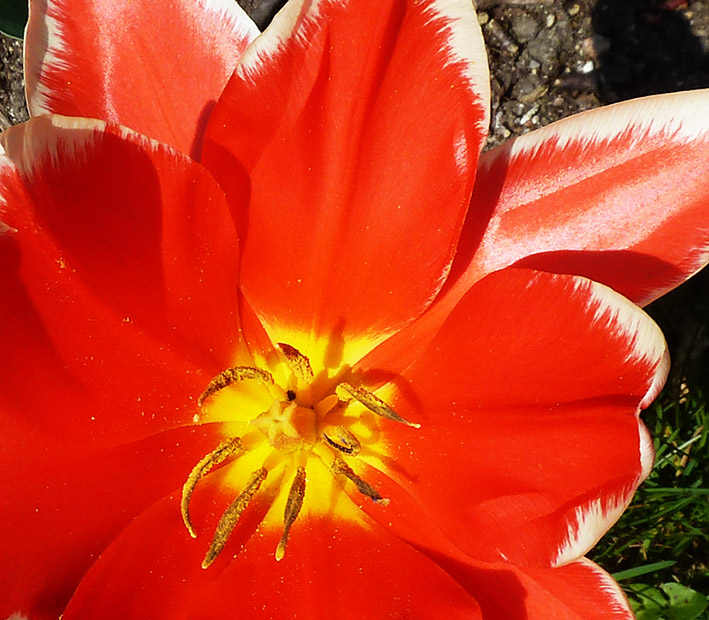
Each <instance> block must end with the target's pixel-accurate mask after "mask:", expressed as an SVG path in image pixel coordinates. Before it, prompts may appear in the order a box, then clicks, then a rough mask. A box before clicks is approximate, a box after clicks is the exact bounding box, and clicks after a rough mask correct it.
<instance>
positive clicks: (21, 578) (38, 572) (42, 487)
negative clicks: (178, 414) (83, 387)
mask: <svg viewBox="0 0 709 620" xmlns="http://www.w3.org/2000/svg"><path fill="white" fill-rule="evenodd" d="M3 429H4V433H5V430H6V429H7V425H6V424H5V422H3ZM219 435H220V428H219V425H205V426H202V427H199V428H197V427H194V426H192V427H184V428H181V429H176V430H173V431H169V432H165V433H162V434H160V435H155V436H152V437H150V438H148V439H145V440H143V441H140V442H136V443H131V444H127V445H122V446H117V447H115V448H111V449H108V450H95V449H93V448H92V449H90V450H86V449H85V448H83V449H82V448H79V447H77V446H70V447H69V446H61V445H58V444H51V445H50V444H49V443H48V442H47V440H45V439H44V438H41V437H34V438H33V439H32V440H31V441H28V437H29V436H28V435H27V434H23V435H22V436H23V438H24V454H23V456H21V457H18V458H15V457H12V458H5V456H6V455H5V453H4V452H3V456H2V458H1V459H0V466H1V467H2V471H3V476H2V478H1V479H0V507H1V510H0V535H1V536H2V539H3V549H4V553H5V560H4V561H3V562H2V564H1V565H0V578H1V579H2V583H3V596H2V599H1V600H0V617H1V618H7V617H12V614H13V613H15V612H19V613H21V614H23V616H24V617H27V618H32V619H33V620H50V619H52V620H56V618H58V617H60V616H61V613H62V611H63V610H64V607H65V605H66V604H67V602H68V601H69V599H70V598H71V596H72V594H73V592H74V590H75V588H76V586H77V584H78V583H79V581H80V580H81V578H82V577H83V575H84V574H85V573H86V571H87V570H88V569H89V567H90V566H91V564H92V563H93V562H94V561H95V560H96V558H97V557H98V556H99V555H100V554H101V553H102V552H103V551H104V549H105V548H106V547H108V545H109V544H110V542H111V541H112V540H113V538H115V536H117V535H118V533H119V532H120V531H121V530H122V529H123V528H124V527H126V526H127V525H128V524H129V523H130V522H131V521H132V520H133V518H134V516H135V515H136V514H138V513H140V512H141V511H142V510H144V509H145V508H146V507H148V506H150V505H151V504H153V503H154V502H155V501H157V500H158V499H159V498H161V497H163V496H165V495H166V494H167V493H170V492H171V491H172V489H174V488H175V487H177V486H179V485H180V484H181V483H182V482H183V481H184V477H185V476H186V475H187V473H188V472H189V470H190V467H191V466H192V465H193V464H194V459H195V458H198V457H199V455H200V454H202V453H204V451H206V450H208V449H209V446H210V445H212V444H213V442H214V441H215V440H216V438H218V437H219ZM12 441H13V440H12V437H11V438H10V439H9V440H8V438H7V436H6V435H5V434H4V439H3V442H4V444H5V443H9V442H12ZM134 560H136V558H134ZM137 561H138V562H139V561H140V560H139V559H138V560H137ZM127 598H130V597H127ZM88 617H91V616H88ZM96 617H103V618H108V617H109V616H107V615H106V613H105V610H104V613H103V614H98V616H96ZM126 617H128V616H126ZM156 617H157V616H156Z"/></svg>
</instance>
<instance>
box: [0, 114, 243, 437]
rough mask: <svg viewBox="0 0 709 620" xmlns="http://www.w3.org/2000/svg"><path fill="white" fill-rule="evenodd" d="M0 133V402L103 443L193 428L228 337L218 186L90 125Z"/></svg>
mask: <svg viewBox="0 0 709 620" xmlns="http://www.w3.org/2000/svg"><path fill="white" fill-rule="evenodd" d="M3 142H4V146H5V149H6V152H7V159H5V160H4V162H3V167H2V168H1V169H0V192H1V193H2V196H3V199H4V201H5V207H4V210H3V219H4V221H5V222H6V223H7V224H8V225H9V226H10V227H12V229H11V230H10V232H7V233H6V234H5V235H3V237H2V238H0V242H1V245H0V271H1V272H2V274H1V275H0V282H1V283H2V284H1V285H0V286H1V287H2V291H1V292H0V307H2V316H3V321H2V322H0V342H2V355H0V368H1V370H0V385H1V386H2V387H0V403H1V404H2V406H3V407H5V408H6V410H7V411H13V412H15V415H21V416H22V417H23V418H25V419H26V420H28V421H31V423H32V424H38V425H40V426H41V427H42V429H43V430H44V432H56V433H59V434H60V435H62V436H66V437H71V438H73V439H74V440H75V441H81V438H84V439H87V438H91V439H92V440H94V441H98V440H99V437H101V438H102V440H103V441H109V442H110V443H112V444H115V443H120V442H121V441H129V440H132V439H135V438H136V437H142V436H145V435H144V434H145V433H149V432H156V431H157V430H159V429H162V428H166V427H168V428H169V427H170V426H172V425H174V424H183V423H186V422H189V421H191V419H192V416H193V414H194V410H195V402H194V399H196V397H197V396H198V395H199V393H200V392H201V391H202V390H203V389H204V386H205V384H206V383H207V382H208V381H209V378H210V377H211V376H212V375H213V374H215V373H216V372H218V371H219V370H220V369H222V368H224V367H225V366H227V365H230V362H231V361H232V360H233V358H234V355H235V352H236V348H237V346H238V343H239V337H238V332H239V327H238V320H237V307H238V299H237V293H236V285H237V238H236V234H235V231H234V227H233V225H232V223H231V219H230V215H229V211H228V208H227V206H226V203H225V202H224V197H223V194H222V193H221V190H220V189H219V187H218V186H217V185H216V184H215V183H214V181H213V180H212V179H211V178H210V177H209V175H208V174H207V173H206V172H205V171H204V169H203V168H201V166H199V165H198V164H196V163H194V162H193V161H191V160H190V159H188V158H187V157H185V156H182V155H180V154H178V153H175V152H173V151H171V150H170V149H168V148H166V147H163V146H158V145H156V144H155V143H151V142H149V141H147V140H146V139H144V138H140V137H137V136H133V135H131V134H127V133H125V132H124V131H122V130H119V129H116V128H110V127H109V128H104V126H103V124H101V123H98V122H92V121H71V122H69V121H68V120H67V119H63V120H62V119H59V118H56V119H49V118H46V117H45V118H36V119H33V120H31V121H30V122H29V123H27V124H25V125H22V126H18V127H15V128H12V129H10V130H9V131H8V132H6V133H5V134H4V137H3ZM200 369H205V372H204V374H201V375H200V374H199V373H200ZM38 386H41V387H42V389H38ZM50 386H51V387H50ZM119 416H120V417H119ZM123 416H125V417H123ZM50 429H51V430H50ZM135 433H138V434H137V435H135Z"/></svg>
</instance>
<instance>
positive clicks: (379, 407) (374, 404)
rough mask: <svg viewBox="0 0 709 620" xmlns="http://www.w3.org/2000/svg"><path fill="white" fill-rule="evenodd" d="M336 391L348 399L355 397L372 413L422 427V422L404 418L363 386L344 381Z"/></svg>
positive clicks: (344, 398)
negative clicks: (418, 422)
mask: <svg viewBox="0 0 709 620" xmlns="http://www.w3.org/2000/svg"><path fill="white" fill-rule="evenodd" d="M335 392H336V394H337V396H338V397H340V398H341V399H343V400H346V399H347V397H352V398H354V399H355V400H356V401H358V402H359V403H361V404H362V405H364V406H365V407H366V408H367V409H369V410H370V411H371V412H372V413H375V414H377V415H378V416H381V417H382V418H386V419H387V420H393V421H394V422H401V423H402V424H406V426H411V427H413V428H421V425H420V424H417V423H415V422H409V421H408V420H406V419H404V418H402V417H401V416H400V415H399V414H398V413H397V412H396V411H394V409H392V408H391V407H390V406H389V405H388V404H387V403H385V402H384V401H383V400H382V399H381V398H379V397H378V396H376V395H375V394H372V392H370V391H369V390H365V389H364V388H361V387H355V386H353V385H350V384H349V383H346V382H344V381H343V382H342V383H340V384H339V385H338V386H337V387H336V388H335Z"/></svg>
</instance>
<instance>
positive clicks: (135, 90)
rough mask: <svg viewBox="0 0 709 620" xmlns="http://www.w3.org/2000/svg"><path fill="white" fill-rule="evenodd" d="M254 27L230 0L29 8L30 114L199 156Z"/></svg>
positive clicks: (98, 0)
mask: <svg viewBox="0 0 709 620" xmlns="http://www.w3.org/2000/svg"><path fill="white" fill-rule="evenodd" d="M257 34H258V29H257V28H256V26H255V25H254V23H253V22H252V21H251V20H250V19H249V17H248V16H247V15H246V13H244V11H243V10H242V9H241V8H240V7H239V5H238V4H237V3H236V2H234V1H233V0H175V1H171V2H154V1H153V0H131V1H130V2H114V1H113V0H32V2H31V3H30V18H29V22H28V26H27V34H26V38H25V68H26V81H27V95H28V101H29V108H30V111H31V113H32V114H34V115H39V114H46V113H48V112H51V113H55V114H64V115H67V116H83V117H92V118H98V119H101V120H105V121H109V122H112V123H118V124H121V125H125V126H127V127H131V128H132V129H135V130H136V131H139V132H141V133H143V134H145V135H148V136H150V137H152V138H156V139H157V140H160V141H161V142H164V143H165V144H169V145H171V146H173V147H174V148H176V149H178V150H180V151H182V152H183V153H188V154H190V155H192V156H193V157H198V156H199V152H200V149H201V141H202V137H203V132H204V127H205V125H206V123H207V119H208V117H209V113H210V112H211V110H212V108H213V106H214V103H215V102H216V100H217V99H218V97H219V95H220V94H221V92H222V90H223V88H224V85H225V84H226V82H227V80H228V79H229V76H230V75H231V73H232V71H233V70H234V67H235V66H236V62H237V60H238V58H239V56H240V54H241V52H243V50H244V49H245V48H246V46H247V45H248V44H249V43H250V42H251V40H252V39H253V38H254V37H255V36H256V35H257Z"/></svg>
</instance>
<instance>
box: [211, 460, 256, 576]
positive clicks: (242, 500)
mask: <svg viewBox="0 0 709 620" xmlns="http://www.w3.org/2000/svg"><path fill="white" fill-rule="evenodd" d="M267 475H268V470H267V469H265V468H263V467H261V468H260V469H257V470H256V471H255V472H254V473H253V474H251V478H249V481H248V482H247V483H246V487H245V488H244V490H243V491H242V492H241V494H240V495H239V497H237V498H236V499H235V500H234V501H233V502H232V503H231V505H230V506H229V508H227V509H226V510H225V511H224V514H223V515H222V518H221V519H219V523H218V524H217V529H216V531H215V532H214V539H213V540H212V544H211V545H210V546H209V550H208V551H207V555H206V556H205V557H204V560H203V561H202V568H209V567H210V566H211V565H212V562H214V560H216V559H217V556H218V555H219V554H220V553H221V551H222V549H224V545H226V542H227V540H229V536H231V533H232V532H233V531H234V528H235V527H236V524H237V523H238V521H239V518H240V517H241V515H242V513H243V512H244V510H246V507H247V506H248V505H249V502H251V500H252V499H253V497H254V495H256V492H257V491H258V490H259V487H260V486H261V483H262V482H263V481H264V480H265V479H266V476H267Z"/></svg>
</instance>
